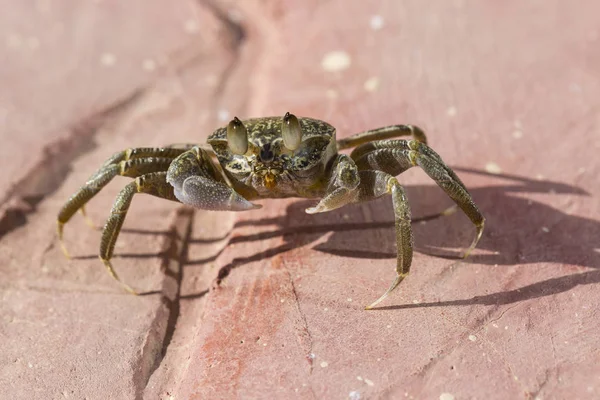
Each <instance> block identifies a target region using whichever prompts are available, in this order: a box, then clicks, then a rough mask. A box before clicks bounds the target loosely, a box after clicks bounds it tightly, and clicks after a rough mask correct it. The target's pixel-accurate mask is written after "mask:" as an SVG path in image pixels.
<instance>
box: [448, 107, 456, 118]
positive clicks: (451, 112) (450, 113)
mask: <svg viewBox="0 0 600 400" xmlns="http://www.w3.org/2000/svg"><path fill="white" fill-rule="evenodd" d="M457 113H458V110H457V109H456V107H454V106H451V107H448V109H447V110H446V115H447V116H449V117H454V116H455V115H456V114H457Z"/></svg>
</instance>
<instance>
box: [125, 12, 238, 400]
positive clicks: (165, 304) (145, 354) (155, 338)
mask: <svg viewBox="0 0 600 400" xmlns="http://www.w3.org/2000/svg"><path fill="white" fill-rule="evenodd" d="M199 3H200V5H201V6H204V7H206V8H208V9H209V10H210V11H211V12H212V13H213V14H214V15H215V16H216V17H217V19H218V20H219V21H220V22H221V23H222V24H223V25H224V26H225V29H226V31H228V32H229V34H230V38H231V40H232V41H231V47H232V48H231V51H232V52H233V54H234V59H233V61H232V62H231V63H229V64H228V65H227V66H226V67H225V68H224V70H223V71H222V72H221V74H220V75H221V78H220V79H219V83H218V85H217V88H216V90H215V92H214V94H213V101H214V103H215V104H218V103H219V101H220V98H221V97H222V95H223V93H224V90H225V87H226V86H227V82H228V81H229V78H230V76H231V75H232V74H233V72H234V71H235V69H236V67H237V60H238V59H239V57H240V47H241V45H242V42H243V41H244V40H245V37H246V33H245V30H244V29H243V28H242V26H241V25H239V24H236V23H235V22H234V21H232V20H231V19H230V18H228V16H227V14H226V13H225V12H224V11H222V10H221V9H220V8H218V7H217V6H216V5H215V4H213V3H212V2H211V1H199ZM195 63H196V60H195V59H193V60H190V61H189V62H188V63H186V65H185V66H181V67H180V70H181V69H185V68H187V67H191V66H193V65H194V64H195ZM181 210H184V211H185V210H187V213H184V215H183V216H182V215H181V214H180V215H179V217H178V218H176V220H175V223H174V228H173V229H174V235H173V236H174V239H173V240H172V242H171V246H170V247H171V248H170V250H171V251H173V249H174V248H176V247H177V245H176V244H177V238H178V237H181V238H182V241H181V249H180V251H179V255H178V257H177V265H176V266H175V268H174V269H175V271H171V270H170V269H169V268H168V266H169V264H172V263H171V262H170V261H171V260H169V257H168V255H169V254H167V256H166V257H165V265H166V266H167V268H166V269H165V270H166V273H167V275H169V274H171V275H172V276H173V278H174V281H175V289H174V290H173V289H172V288H171V292H172V293H169V288H168V284H167V283H165V285H163V290H162V295H161V302H162V306H161V308H160V309H159V310H158V311H157V313H156V316H155V318H154V320H153V321H152V323H151V324H150V327H149V332H148V336H147V339H146V343H145V345H144V348H143V349H142V353H141V355H140V358H139V360H138V367H137V368H135V369H134V370H135V372H134V376H133V383H134V387H135V388H136V399H142V398H143V396H144V392H145V390H146V389H147V385H148V383H149V382H150V379H151V378H152V375H153V374H154V373H155V372H156V371H157V370H158V369H159V368H160V366H161V364H162V363H163V360H164V358H165V356H166V353H167V351H168V348H169V345H170V344H171V341H172V339H173V336H174V335H175V330H176V328H177V322H178V320H179V317H180V302H181V282H182V279H183V266H184V264H185V263H186V262H187V258H188V248H189V244H190V240H191V235H192V232H193V218H194V211H193V209H189V208H186V209H181ZM181 226H185V227H186V228H185V231H184V232H181V235H178V233H180V232H179V231H178V228H179V227H181ZM169 253H171V252H169ZM165 322H166V324H165ZM163 325H166V326H164V328H163V327H162V326H163Z"/></svg>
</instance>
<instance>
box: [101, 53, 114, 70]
mask: <svg viewBox="0 0 600 400" xmlns="http://www.w3.org/2000/svg"><path fill="white" fill-rule="evenodd" d="M116 62H117V57H115V55H114V54H112V53H103V54H102V55H101V56H100V63H101V64H102V65H104V66H105V67H112V66H113V65H115V64H116Z"/></svg>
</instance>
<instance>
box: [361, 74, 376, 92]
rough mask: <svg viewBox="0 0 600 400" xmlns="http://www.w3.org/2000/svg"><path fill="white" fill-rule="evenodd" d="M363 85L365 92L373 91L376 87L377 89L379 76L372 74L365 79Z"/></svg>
mask: <svg viewBox="0 0 600 400" xmlns="http://www.w3.org/2000/svg"><path fill="white" fill-rule="evenodd" d="M364 87H365V90H366V91H367V92H375V91H376V90H377V89H379V78H378V77H376V76H373V77H371V78H369V79H367V80H366V81H365V84H364Z"/></svg>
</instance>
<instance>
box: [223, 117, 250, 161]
mask: <svg viewBox="0 0 600 400" xmlns="http://www.w3.org/2000/svg"><path fill="white" fill-rule="evenodd" d="M227 145H228V146H229V149H230V150H231V151H232V152H233V153H235V154H239V155H242V154H246V152H247V151H248V131H247V130H246V127H245V126H244V124H242V121H240V120H239V119H238V117H234V118H233V119H232V120H231V122H230V123H229V125H227Z"/></svg>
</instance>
